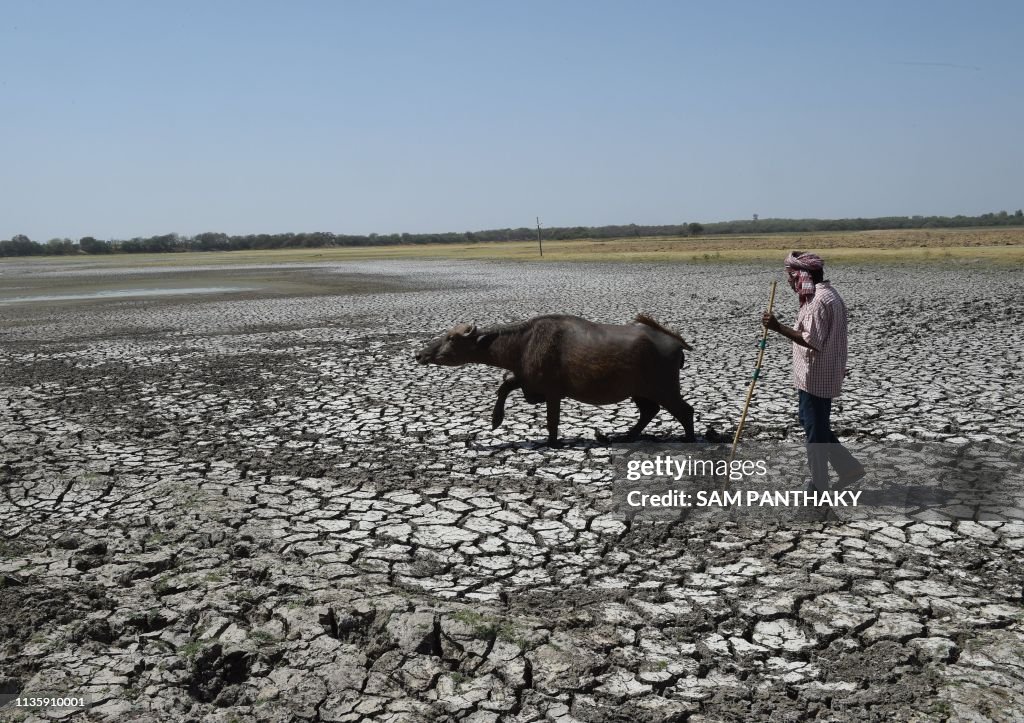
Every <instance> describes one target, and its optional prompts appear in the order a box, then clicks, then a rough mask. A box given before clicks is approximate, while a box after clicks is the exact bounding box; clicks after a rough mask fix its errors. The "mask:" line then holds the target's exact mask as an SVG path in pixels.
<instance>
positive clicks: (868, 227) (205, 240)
mask: <svg viewBox="0 0 1024 723" xmlns="http://www.w3.org/2000/svg"><path fill="white" fill-rule="evenodd" d="M975 226H1024V211H1022V210H1020V209H1018V210H1017V211H1015V212H1014V213H1007V212H1006V211H1000V212H998V213H986V214H982V215H981V216H885V217H883V218H842V219H818V218H802V219H794V218H755V219H752V220H746V221H721V222H718V223H707V224H700V223H682V224H670V225H665V226H641V225H638V224H634V223H631V224H628V225H625V226H566V227H553V228H547V229H545V230H544V238H546V239H554V240H562V239H613V238H630V237H643V236H702V235H714V234H768V233H793V232H807V231H875V230H882V229H909V228H966V227H975ZM536 237H537V231H536V229H530V228H526V227H523V228H504V229H492V230H490V231H467V232H465V233H393V234H375V233H371V234H369V235H368V236H357V235H351V234H336V233H330V232H328V231H317V232H313V233H277V234H265V233H264V234H248V235H245V236H230V235H228V234H226V233H213V232H207V233H201V234H196V235H195V236H181V235H179V234H176V233H169V234H163V235H161V236H150V237H149V238H142V237H136V238H131V239H125V240H116V239H111V240H106V241H104V240H100V239H96V238H93V237H92V236H85V237H83V238H80V239H79V240H78V241H72V240H71V239H68V238H54V239H50V240H49V241H47V242H46V243H39V242H37V241H32V240H31V239H29V238H28V237H27V236H24V235H22V234H18V235H17V236H14V237H13V238H11V239H10V240H7V241H0V256H62V255H69V254H81V253H84V254H109V253H121V254H131V253H171V252H184V251H243V250H249V249H281V248H323V247H328V246H393V245H398V244H462V243H482V242H489V241H531V240H533V239H535V238H536Z"/></svg>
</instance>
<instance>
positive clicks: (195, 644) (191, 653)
mask: <svg viewBox="0 0 1024 723" xmlns="http://www.w3.org/2000/svg"><path fill="white" fill-rule="evenodd" d="M204 647H206V643H204V642H203V641H202V640H189V641H188V642H187V643H185V644H184V645H182V646H181V654H182V655H184V656H185V657H186V658H188V659H189V660H192V659H193V658H195V657H196V655H198V654H199V651H200V650H202V649H203V648H204Z"/></svg>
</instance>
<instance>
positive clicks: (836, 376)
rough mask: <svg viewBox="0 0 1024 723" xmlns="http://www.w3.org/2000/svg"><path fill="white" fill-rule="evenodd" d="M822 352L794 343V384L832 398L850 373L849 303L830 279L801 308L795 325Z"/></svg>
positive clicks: (841, 387)
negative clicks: (848, 364)
mask: <svg viewBox="0 0 1024 723" xmlns="http://www.w3.org/2000/svg"><path fill="white" fill-rule="evenodd" d="M793 328H794V329H796V331H797V332H798V333H800V334H801V335H802V336H803V338H804V341H806V342H807V343H808V344H811V345H813V346H814V347H815V348H817V349H820V351H811V350H810V349H807V348H806V347H802V346H800V345H799V344H793V385H794V386H795V387H796V388H797V389H803V390H804V391H805V392H808V393H810V394H813V395H814V396H816V397H825V398H827V399H832V398H834V397H838V396H839V394H840V392H842V389H843V377H844V376H846V304H844V303H843V299H842V297H841V296H839V294H838V293H837V292H836V290H835V289H833V288H832V285H831V284H830V283H828V282H827V281H823V282H821V283H820V284H817V285H816V286H815V287H814V298H812V299H811V300H810V301H809V302H807V303H806V304H804V305H803V306H801V307H800V313H798V314H797V316H796V325H795V326H794V327H793Z"/></svg>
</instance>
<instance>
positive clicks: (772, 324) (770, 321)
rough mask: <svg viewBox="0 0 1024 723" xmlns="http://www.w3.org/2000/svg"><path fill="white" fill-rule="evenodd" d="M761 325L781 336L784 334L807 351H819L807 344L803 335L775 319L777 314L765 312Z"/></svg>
mask: <svg viewBox="0 0 1024 723" xmlns="http://www.w3.org/2000/svg"><path fill="white" fill-rule="evenodd" d="M761 323H762V324H763V325H764V327H765V328H766V329H768V330H769V331H775V332H778V333H779V334H782V335H783V336H784V337H786V338H787V339H789V340H790V341H791V342H793V343H794V344H796V345H798V346H802V347H805V348H807V349H810V350H811V351H818V349H817V347H815V346H812V345H811V344H808V343H807V341H806V340H805V339H804V336H803V334H801V333H800V332H799V331H797V330H796V329H791V328H790V327H788V326H786V325H785V324H782V323H780V322H779V320H778V319H776V318H775V314H773V313H771V312H770V311H766V312H764V314H762V315H761Z"/></svg>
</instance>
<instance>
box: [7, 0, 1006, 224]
mask: <svg viewBox="0 0 1024 723" xmlns="http://www.w3.org/2000/svg"><path fill="white" fill-rule="evenodd" d="M5 9H6V10H7V12H6V13H5V17H4V18H3V21H2V23H0V41H2V42H0V60H2V64H0V68H2V69H0V98H3V100H4V105H5V112H4V113H3V114H0V132H2V133H3V136H4V138H5V139H6V141H7V142H6V143H5V148H4V155H3V157H4V160H5V161H6V162H5V164H4V166H5V171H6V172H5V173H4V175H3V180H2V181H0V219H2V221H3V223H2V224H0V238H4V239H6V238H11V237H12V236H13V235H15V234H25V235H27V236H29V237H30V238H32V239H33V240H36V241H45V240H47V239H49V238H54V237H58V238H63V237H68V238H72V239H78V238H81V237H83V236H94V237H96V238H100V239H110V238H113V239H128V238H133V237H140V236H141V237H150V236H154V235H158V234H166V233H179V234H181V235H184V236H193V235H195V234H197V233H202V232H205V231H215V232H223V233H227V234H231V235H244V234H250V233H285V232H312V231H329V232H332V233H339V234H353V235H367V234H370V233H377V234H381V235H387V234H392V233H403V232H406V233H443V232H463V231H478V230H487V229H502V228H521V227H531V226H533V225H534V219H535V217H536V216H540V219H541V223H542V224H543V225H544V226H546V227H556V226H559V227H561V226H605V225H620V224H622V225H625V224H629V223H636V224H638V225H666V224H678V223H683V222H700V223H714V222H717V221H730V220H739V219H749V218H751V217H752V215H753V214H759V215H760V217H761V218H764V219H768V218H821V219H840V218H874V217H882V216H915V215H921V216H932V215H942V216H955V215H958V214H962V215H966V216H975V215H980V214H983V213H988V212H998V211H1001V210H1005V211H1008V212H1010V213H1013V212H1014V211H1015V210H1016V209H1018V208H1020V207H1021V206H1024V194H1022V189H1024V147H1022V145H1021V144H1020V141H1019V139H1020V128H1022V127H1024V97H1022V96H1021V94H1020V93H1019V92H1018V91H1017V85H1018V84H1019V78H1020V76H1021V71H1022V70H1024V50H1022V44H1021V43H1020V42H1019V39H1018V38H1017V37H1016V34H1017V32H1016V31H1017V28H1019V27H1021V24H1022V23H1021V21H1024V6H1021V5H1020V4H1017V3H1009V2H997V3H990V4H985V5H981V6H979V5H976V4H972V3H928V2H915V3H902V4H900V5H898V6H893V5H891V4H889V3H880V2H869V3H862V4H857V5H847V4H842V5H838V6H827V7H826V6H823V5H820V4H816V3H810V2H806V3H805V2H799V3H789V4H786V5H785V6H783V7H769V6H764V5H761V4H757V3H717V4H714V6H710V7H706V6H702V5H701V6H693V7H686V6H682V5H679V4H677V3H670V2H652V3H648V4H644V5H642V6H625V5H620V4H616V3H602V2H599V3H582V2H560V3H554V4H550V3H540V2H525V3H518V4H515V5H483V4H474V3H468V2H452V3H446V4H444V5H439V4H436V5H435V4H429V3H424V2H407V3H402V4H398V3H395V4H389V5H384V4H379V3H370V2H346V3H326V2H308V3H302V4H298V5H292V4H289V5H284V4H276V3H267V2H263V3H259V2H257V3H242V2H221V3H217V4H215V5H212V4H211V5H207V4H202V3H179V4H174V5H139V4H133V3H128V2H102V1H99V2H94V3H90V4H81V5H58V4H42V3H35V2H10V3H6V4H5Z"/></svg>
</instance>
